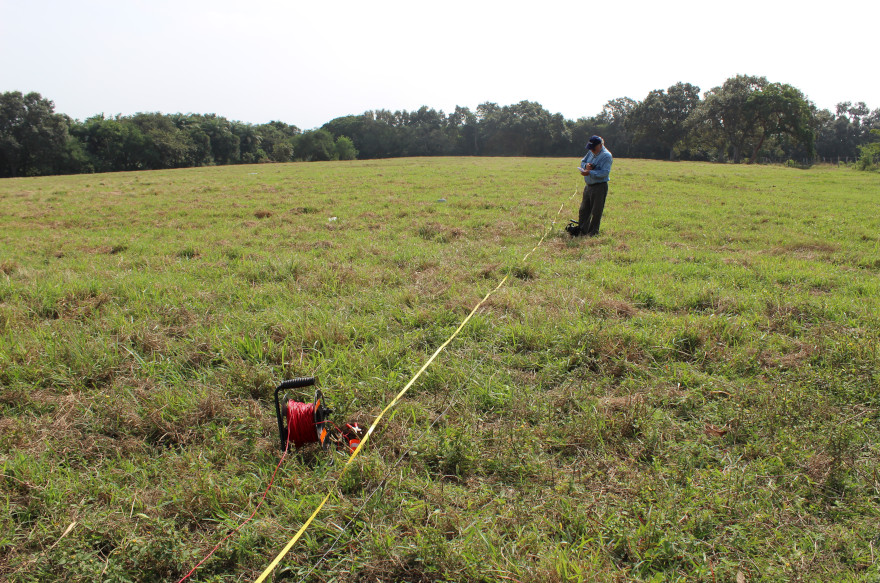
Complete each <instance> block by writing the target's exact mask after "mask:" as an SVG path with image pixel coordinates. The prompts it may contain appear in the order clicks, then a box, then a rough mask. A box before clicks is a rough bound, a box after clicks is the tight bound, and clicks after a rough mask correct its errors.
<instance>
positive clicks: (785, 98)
mask: <svg viewBox="0 0 880 583" xmlns="http://www.w3.org/2000/svg"><path fill="white" fill-rule="evenodd" d="M746 110H747V112H748V113H749V114H750V115H751V116H752V117H753V119H754V128H755V135H754V137H753V138H752V140H753V141H752V154H751V157H750V159H749V162H751V163H755V161H757V159H758V152H759V151H760V150H761V147H762V146H763V145H764V143H765V142H766V140H767V139H768V138H771V137H781V136H787V137H790V138H792V139H794V140H795V141H796V142H798V143H799V144H800V145H801V146H802V147H803V148H804V149H805V150H806V152H807V155H808V156H812V155H813V143H814V140H815V136H814V134H813V129H812V108H811V104H810V103H809V102H808V101H807V99H806V98H805V97H804V94H803V93H801V92H800V91H799V90H798V89H795V88H794V87H792V86H791V85H787V84H782V83H770V84H768V85H766V86H765V87H764V88H763V89H761V90H759V91H755V92H754V93H752V94H751V95H749V98H748V100H747V101H746Z"/></svg>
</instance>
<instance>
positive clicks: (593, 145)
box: [587, 136, 602, 153]
mask: <svg viewBox="0 0 880 583" xmlns="http://www.w3.org/2000/svg"><path fill="white" fill-rule="evenodd" d="M601 147H602V138H600V137H599V136H593V137H592V138H590V141H589V142H587V150H589V151H591V152H593V153H595V152H596V149H597V148H601Z"/></svg>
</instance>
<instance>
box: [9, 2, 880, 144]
mask: <svg viewBox="0 0 880 583" xmlns="http://www.w3.org/2000/svg"><path fill="white" fill-rule="evenodd" d="M878 22H880V2H878V1H877V0H853V1H848V2H842V3H840V4H836V3H828V2H815V1H813V0H802V1H800V2H794V1H791V0H789V1H786V2H783V1H778V0H763V1H759V0H742V1H739V2H735V3H728V2H712V1H707V0H667V1H666V2H659V1H657V0H652V1H643V0H633V1H626V0H617V1H615V2H610V1H607V0H606V1H604V2H602V1H599V0H594V1H593V2H570V1H553V0H547V1H544V2H528V3H520V4H517V3H515V2H509V1H508V2H504V3H502V2H484V1H480V0H469V1H459V0H449V1H440V2H435V3H428V2H412V1H396V0H372V1H370V2H365V1H361V2H355V1H349V0H333V1H324V2H322V1H320V0H312V1H310V2H302V1H298V0H286V1H285V0H244V1H242V0H239V1H236V2H231V1H226V0H212V1H205V0H176V1H169V0H148V1H146V0H145V1H141V0H64V1H58V0H0V93H2V92H6V91H21V92H23V93H28V92H31V91H36V92H38V93H40V94H41V95H42V96H43V97H45V98H47V99H50V100H52V101H53V102H54V103H55V111H56V112H58V113H65V114H67V115H69V116H71V117H73V118H75V119H80V120H84V119H86V118H88V117H91V116H93V115H96V114H104V115H106V116H113V115H116V114H122V115H131V114H134V113H137V112H146V111H149V112H155V111H159V112H162V113H177V112H181V113H215V114H217V115H220V116H223V117H226V118H228V119H230V120H237V121H243V122H248V123H265V122H268V121H272V120H279V121H284V122H286V123H289V124H292V125H296V126H298V127H299V128H301V129H304V130H306V129H311V128H315V127H320V126H321V125H323V124H324V123H325V122H327V121H330V120H331V119H334V118H336V117H340V116H344V115H351V114H360V113H363V112H364V111H367V110H375V109H388V110H392V111H394V110H404V109H405V110H410V111H412V110H415V109H418V108H419V107H421V106H423V105H426V106H428V107H433V108H434V109H438V110H443V111H444V112H446V113H449V112H451V111H453V110H454V109H455V106H456V105H460V106H462V107H469V108H470V109H471V110H475V109H476V107H477V106H478V105H479V104H481V103H485V102H494V103H497V104H499V105H509V104H512V103H518V102H520V101H523V100H528V101H537V102H538V103H540V104H541V105H543V106H544V108H545V109H547V110H549V111H550V112H551V113H561V114H562V115H563V116H564V117H566V118H567V119H572V120H573V119H577V118H580V117H589V116H592V115H596V114H598V113H599V112H601V110H602V106H603V105H604V104H605V103H606V102H608V101H609V100H611V99H615V98H618V97H630V98H632V99H635V100H639V101H640V100H642V99H644V97H645V96H646V95H647V94H648V93H649V92H650V91H652V90H654V89H666V88H667V87H669V86H671V85H674V84H675V83H678V82H685V83H692V84H694V85H697V86H699V87H700V89H701V90H702V92H705V91H708V90H709V89H711V88H713V87H716V86H719V85H721V84H722V83H724V81H725V80H726V79H727V78H729V77H733V76H735V75H737V74H746V75H756V76H764V77H766V78H767V79H768V80H769V81H771V82H779V83H788V84H790V85H793V86H795V87H797V88H798V89H800V90H801V91H802V92H803V93H804V94H805V95H806V97H807V98H808V99H810V100H811V101H813V102H814V103H815V104H816V105H817V106H818V107H819V108H822V109H830V110H832V111H834V108H835V105H836V104H837V103H839V102H842V101H853V102H857V101H864V102H866V103H867V105H868V106H869V107H870V108H871V109H876V108H880V74H878V73H877V55H878V48H877V47H878V45H877V41H876V37H873V34H876V30H875V31H873V32H871V31H870V29H871V28H874V29H876V25H877V23H878Z"/></svg>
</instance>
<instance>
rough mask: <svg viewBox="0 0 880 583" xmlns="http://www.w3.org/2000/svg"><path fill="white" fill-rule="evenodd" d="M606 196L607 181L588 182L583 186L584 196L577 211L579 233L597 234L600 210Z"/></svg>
mask: <svg viewBox="0 0 880 583" xmlns="http://www.w3.org/2000/svg"><path fill="white" fill-rule="evenodd" d="M606 196H608V183H607V182H599V183H597V184H588V185H587V186H586V187H585V188H584V198H583V200H582V201H581V210H580V212H579V213H578V222H579V223H580V227H581V235H589V236H591V237H593V236H595V235H598V234H599V223H600V222H601V221H602V210H603V209H604V208H605V197H606Z"/></svg>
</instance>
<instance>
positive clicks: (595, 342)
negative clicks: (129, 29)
mask: <svg viewBox="0 0 880 583" xmlns="http://www.w3.org/2000/svg"><path fill="white" fill-rule="evenodd" d="M576 164H577V160H576V159H575V158H572V159H564V160H563V159H516V158H494V159H485V158H447V159H443V158H431V159H402V160H387V161H354V162H339V163H311V164H285V165H261V166H237V167H222V168H199V169H190V170H174V171H160V172H142V173H118V174H103V175H86V176H69V177H52V178H30V179H5V180H0V504H2V508H0V579H3V580H6V581H12V582H26V581H27V582H31V581H34V582H35V581H69V582H79V581H82V582H86V581H88V582H92V581H175V580H177V579H179V578H180V577H182V576H183V575H184V574H185V573H187V572H188V571H189V570H190V569H191V568H192V567H193V566H195V564H196V563H197V562H198V561H199V560H201V559H202V558H203V557H204V556H205V555H206V554H207V553H208V551H209V550H210V549H211V548H212V547H213V546H214V545H215V544H217V543H218V542H220V540H221V539H222V538H223V536H224V535H225V534H226V533H227V532H229V530H230V529H232V528H235V526H237V525H238V524H239V523H240V522H241V521H242V520H243V519H245V518H246V517H247V516H248V515H250V513H251V512H253V510H254V508H255V507H256V504H257V503H258V502H259V499H260V496H261V494H262V492H263V490H264V489H265V488H266V486H267V484H268V483H269V479H270V477H271V475H272V472H273V470H274V468H275V466H276V464H277V462H278V459H279V456H280V452H279V451H278V443H277V441H278V436H277V425H276V422H275V415H274V405H273V402H272V391H273V388H274V386H275V385H277V383H278V382H279V381H280V380H282V379H285V378H290V377H294V376H302V375H315V376H316V377H317V378H318V384H319V386H320V387H321V388H322V389H323V390H324V392H325V393H326V395H327V397H328V399H329V400H330V401H331V405H332V406H333V407H334V408H335V409H336V413H335V414H334V416H333V418H334V420H335V421H336V422H337V423H341V422H346V421H358V422H360V423H362V424H368V423H369V422H370V421H371V420H372V419H373V418H374V417H375V416H376V415H377V414H378V412H379V411H380V410H381V409H382V408H383V407H384V405H385V404H386V403H388V402H389V401H390V400H391V399H392V398H393V397H394V395H395V394H396V393H397V392H398V391H399V390H400V389H401V388H402V387H403V386H404V385H405V384H406V382H407V381H408V380H409V379H410V378H411V377H412V375H413V374H414V373H415V372H416V371H417V370H418V369H419V368H420V367H421V366H422V364H423V363H424V362H425V361H426V360H427V359H428V357H429V356H430V355H431V354H432V353H433V352H434V351H435V350H436V349H437V347H438V346H440V344H442V343H443V342H444V341H445V340H446V339H447V338H448V337H449V335H450V334H451V333H452V332H453V331H454V330H455V328H456V327H457V326H458V324H459V323H460V322H461V321H462V320H463V319H464V317H465V316H466V315H467V314H468V313H469V312H470V310H471V309H472V308H473V307H474V306H475V305H476V304H477V302H478V301H479V300H480V299H481V298H482V297H483V296H484V295H485V294H486V293H487V292H488V291H489V290H491V289H492V288H493V287H495V286H496V285H497V283H498V282H499V281H500V280H501V279H502V278H503V277H504V275H505V274H508V273H510V274H512V275H513V277H511V278H510V280H509V281H508V282H507V284H506V285H505V286H503V287H502V288H501V289H500V290H499V291H498V292H497V293H495V294H494V295H492V296H491V297H490V298H489V300H488V301H487V302H486V304H485V305H484V306H483V307H482V308H481V309H480V310H479V312H478V313H477V314H476V315H475V317H474V318H473V320H471V322H470V323H469V324H468V326H467V327H466V328H465V329H464V330H463V331H462V333H461V335H460V336H459V337H458V338H456V339H455V340H454V341H453V342H452V343H451V344H450V346H449V347H448V349H447V350H446V351H445V352H444V353H443V354H441V355H440V356H439V357H438V358H437V360H436V362H435V363H434V364H433V365H432V366H431V367H430V368H429V369H428V370H427V372H426V373H425V374H424V375H423V376H422V377H421V378H420V379H419V380H418V382H417V383H416V384H415V385H414V386H413V388H412V389H411V390H410V392H409V393H408V394H407V395H406V397H405V399H404V400H403V401H402V402H401V403H400V404H399V405H398V406H397V407H395V408H394V409H393V410H392V412H391V413H389V415H388V416H387V417H386V418H385V420H384V421H383V423H382V425H381V426H380V427H379V428H378V429H377V431H376V433H375V434H374V435H373V437H372V438H371V440H370V442H369V444H368V446H367V448H366V449H365V451H364V452H363V453H362V454H361V455H360V456H359V457H358V458H357V460H356V461H355V462H354V465H353V469H352V470H351V471H350V472H347V473H346V474H345V475H344V476H343V477H342V479H341V480H340V481H339V482H338V484H337V478H338V476H339V473H340V470H341V468H342V465H343V463H342V462H343V461H344V459H345V457H344V455H343V454H340V453H331V454H328V453H324V452H322V451H320V450H319V449H317V448H316V447H307V448H304V449H302V450H300V451H299V452H295V453H293V454H292V455H291V456H290V457H289V458H288V459H287V460H286V461H285V462H284V464H283V465H282V466H281V468H280V470H279V471H278V475H277V477H276V481H275V485H274V486H273V488H272V489H271V490H270V491H269V494H268V498H267V502H266V504H265V505H264V506H263V507H262V508H260V511H259V512H258V514H257V516H256V518H255V519H254V521H253V522H250V523H249V524H247V525H246V526H244V527H243V528H242V530H241V531H240V532H239V533H238V534H236V535H235V536H233V537H231V538H230V540H228V541H226V543H224V544H223V546H222V547H221V548H220V550H219V551H218V552H217V553H216V554H215V555H214V556H213V557H212V558H211V559H209V560H208V561H207V562H206V563H205V564H204V565H203V566H202V567H201V568H200V569H199V570H198V571H197V572H196V574H195V575H194V577H193V578H192V579H191V580H192V581H199V582H220V581H223V582H232V581H253V580H254V579H255V578H256V577H257V576H258V575H259V573H260V572H261V571H262V570H263V569H264V568H265V567H266V566H267V565H268V564H269V563H270V562H271V560H272V559H273V558H274V557H275V556H276V554H277V553H278V552H279V551H280V550H281V548H282V547H283V546H284V545H285V543H287V541H288V540H289V539H290V538H291V537H292V536H293V534H294V533H295V532H296V530H297V529H298V528H299V527H300V526H301V525H302V523H303V522H304V521H305V519H306V518H307V517H308V516H309V515H310V514H311V512H312V511H313V509H314V508H315V507H316V506H317V504H318V503H319V502H320V500H321V499H322V498H323V496H324V494H325V493H326V492H327V491H328V489H329V490H332V491H333V492H334V495H333V497H332V498H331V501H330V503H329V504H328V506H327V507H325V509H324V511H323V512H322V513H321V514H320V515H319V517H318V519H317V521H316V523H315V524H314V525H312V527H311V528H310V529H309V530H308V531H307V532H306V534H305V536H304V539H303V540H302V541H300V542H299V543H298V544H297V545H296V546H295V547H294V548H293V549H292V551H291V552H290V553H289V554H288V555H287V556H286V557H285V558H284V559H283V560H282V562H281V564H280V565H279V567H278V568H277V569H276V570H275V572H274V579H273V580H275V581H300V580H305V581H321V582H323V581H328V582H329V581H334V582H340V583H347V582H368V581H413V582H417V581H418V582H421V581H499V582H500V581H514V582H516V581H520V582H526V581H536V582H543V581H549V582H554V581H674V580H681V581H685V580H686V581H712V582H715V581H880V527H878V525H880V445H878V442H880V354H878V340H880V277H878V274H880V176H878V175H877V174H870V173H857V172H852V171H849V170H847V169H837V168H831V167H825V168H821V167H820V168H814V169H810V170H798V169H791V168H781V167H756V166H732V165H710V164H697V163H668V162H666V163H664V162H651V161H640V160H623V159H621V160H617V161H615V165H614V171H613V173H612V179H613V180H612V185H611V190H610V194H609V197H608V203H607V205H606V214H605V217H604V219H603V225H602V234H601V236H600V237H598V238H594V239H585V240H572V239H569V238H568V237H567V235H564V233H563V232H562V230H561V228H562V226H564V223H565V222H567V220H568V219H569V218H575V217H576V214H577V206H578V204H579V199H580V190H581V188H582V181H581V178H580V176H579V175H578V174H577V172H576V171H575V166H576ZM576 193H577V195H576V196H574V197H573V196H572V195H575V194H576ZM441 199H445V200H443V201H441ZM563 203H565V208H564V210H563V211H562V213H561V214H560V215H559V219H560V221H559V222H557V224H556V225H555V226H553V227H552V230H551V231H550V233H549V234H548V235H547V238H546V240H545V241H544V242H543V243H542V245H541V246H540V247H539V248H538V250H537V251H536V252H535V253H534V254H532V255H531V256H530V257H529V258H528V260H527V261H525V262H523V261H521V259H522V257H523V256H524V255H525V254H526V253H527V252H528V251H529V250H531V249H532V248H533V247H534V246H535V244H536V243H537V242H538V241H539V239H540V238H541V236H542V235H543V234H544V233H545V232H547V230H548V229H550V227H551V222H552V221H553V220H554V219H555V218H556V217H557V211H558V210H559V207H560V205H562V204H563ZM334 217H335V219H334ZM299 396H300V397H302V399H303V400H309V399H310V397H311V394H310V393H309V392H303V393H302V394H301V395H299ZM322 558H323V561H322V562H321V563H320V564H319V565H318V567H317V568H316V569H315V570H314V571H312V568H313V566H314V565H315V564H316V563H318V561H319V560H321V559H322Z"/></svg>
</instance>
